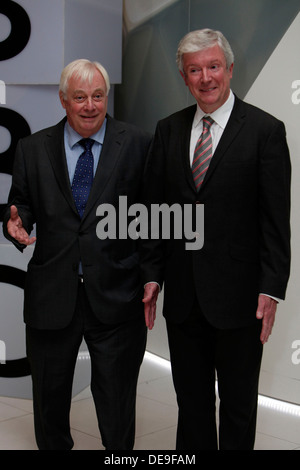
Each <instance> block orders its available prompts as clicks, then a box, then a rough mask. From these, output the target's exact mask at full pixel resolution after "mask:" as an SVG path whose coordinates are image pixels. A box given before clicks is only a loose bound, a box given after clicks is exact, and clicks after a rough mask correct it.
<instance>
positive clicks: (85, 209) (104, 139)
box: [3, 59, 151, 450]
mask: <svg viewBox="0 0 300 470" xmlns="http://www.w3.org/2000/svg"><path fill="white" fill-rule="evenodd" d="M109 87H110V84H109V77H108V74H107V72H106V70H105V69H104V68H103V67H102V66H101V64H99V63H96V62H90V61H88V60H84V59H82V60H77V61H74V62H72V63H71V64H69V65H67V66H66V68H65V69H64V70H63V72H62V75H61V82H60V89H59V96H60V100H61V103H62V106H63V108H64V109H65V110H66V117H65V118H64V119H63V120H62V121H61V122H59V123H58V124H57V125H55V126H53V127H51V128H49V129H44V130H41V131H39V132H37V133H35V134H34V135H32V136H29V137H27V138H25V139H22V140H21V141H20V142H19V144H18V147H17V151H16V157H15V168H14V173H13V179H12V187H11V191H10V195H9V201H8V209H7V211H6V214H5V219H4V224H3V227H4V232H5V235H6V236H7V238H8V239H10V240H11V241H12V242H13V243H14V244H15V245H16V246H17V248H18V249H20V250H21V251H22V250H23V249H24V248H25V247H26V246H28V245H31V244H33V243H36V244H35V249H34V252H33V256H32V259H31V260H30V262H29V265H28V272H27V275H26V286H25V292H24V318H25V323H26V338H27V355H28V359H29V362H30V366H31V372H32V379H33V399H34V419H35V431H36V439H37V444H38V447H39V449H42V450H64V449H66V450H67V449H71V448H72V447H73V439H72V436H71V434H70V425H69V412H70V404H71V397H72V382H73V374H74V368H75V365H76V359H77V355H78V350H79V347H80V344H81V342H82V339H83V338H84V339H85V342H86V344H87V347H88V350H89V353H90V358H91V368H92V378H91V391H92V394H93V398H94V402H95V407H96V412H97V417H98V423H99V428H100V433H101V437H102V442H103V445H104V447H105V448H106V449H113V450H124V449H125V450H128V449H132V448H133V445H134V436H135V402H136V384H137V378H138V373H139V367H140V364H141V362H142V359H143V355H144V351H145V342H146V327H145V321H144V312H143V308H142V301H141V299H142V286H141V278H140V267H139V252H138V246H137V242H136V241H135V240H133V239H130V238H129V237H128V238H127V239H122V240H119V239H112V237H107V238H106V239H104V240H103V239H100V238H98V237H97V234H96V227H97V222H98V221H97V217H96V209H97V207H98V206H99V205H101V204H102V203H108V204H111V205H113V206H114V207H115V208H116V214H118V200H119V196H126V197H127V198H128V199H129V200H130V201H131V203H138V202H139V201H140V194H141V179H142V175H143V170H144V162H145V157H146V154H147V151H148V147H149V144H150V140H151V139H150V136H148V135H146V133H144V132H142V131H140V130H139V129H137V128H135V127H133V126H130V125H127V124H125V123H123V122H119V121H117V120H115V119H113V118H111V117H110V116H109V115H108V114H107V103H108V93H109ZM34 224H36V235H37V236H36V238H35V237H30V233H31V231H32V228H33V225H34Z"/></svg>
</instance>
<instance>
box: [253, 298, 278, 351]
mask: <svg viewBox="0 0 300 470" xmlns="http://www.w3.org/2000/svg"><path fill="white" fill-rule="evenodd" d="M276 309H277V302H276V300H274V299H271V298H270V297H268V296H266V295H262V294H261V295H259V297H258V307H257V311H256V318H258V319H259V320H261V319H262V329H261V335H260V340H261V342H262V344H265V343H266V342H267V341H268V339H269V336H270V334H271V333H272V328H273V325H274V322H275V313H276Z"/></svg>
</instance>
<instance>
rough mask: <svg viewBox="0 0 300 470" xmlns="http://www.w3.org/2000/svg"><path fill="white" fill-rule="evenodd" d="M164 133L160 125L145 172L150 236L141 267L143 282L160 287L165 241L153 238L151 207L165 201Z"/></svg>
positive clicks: (142, 251) (145, 246)
mask: <svg viewBox="0 0 300 470" xmlns="http://www.w3.org/2000/svg"><path fill="white" fill-rule="evenodd" d="M162 135H163V133H162V132H161V131H160V125H159V124H158V125H157V128H156V132H155V136H154V139H153V141H152V144H151V146H150V150H149V153H148V158H147V163H146V166H145V172H144V181H143V204H144V205H145V206H146V208H147V211H148V216H149V217H148V220H149V226H148V238H147V239H144V240H142V243H141V246H142V250H141V253H142V256H141V267H142V273H143V282H144V284H145V283H147V282H157V283H158V284H159V285H160V287H162V285H163V279H164V258H165V242H164V240H162V238H161V237H160V238H158V239H153V238H152V236H151V228H153V227H152V226H151V216H150V214H151V207H152V205H153V204H158V205H160V204H162V203H163V202H164V191H165V190H164V160H165V158H164V144H163V138H162Z"/></svg>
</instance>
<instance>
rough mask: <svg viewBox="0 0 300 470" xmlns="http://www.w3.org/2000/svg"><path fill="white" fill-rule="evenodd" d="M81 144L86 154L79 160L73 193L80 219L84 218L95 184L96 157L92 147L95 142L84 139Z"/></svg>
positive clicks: (73, 183)
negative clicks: (93, 184)
mask: <svg viewBox="0 0 300 470" xmlns="http://www.w3.org/2000/svg"><path fill="white" fill-rule="evenodd" d="M79 144H80V145H81V146H82V147H83V148H84V152H83V153H82V154H81V155H80V157H79V158H78V161H77V164H76V168H75V174H74V178H73V182H72V193H73V197H74V201H75V204H76V207H77V210H78V213H79V215H80V217H82V216H83V213H84V210H85V207H86V203H87V200H88V197H89V194H90V190H91V187H92V183H93V173H94V157H93V154H92V146H93V144H94V140H92V139H82V140H81V141H80V142H79Z"/></svg>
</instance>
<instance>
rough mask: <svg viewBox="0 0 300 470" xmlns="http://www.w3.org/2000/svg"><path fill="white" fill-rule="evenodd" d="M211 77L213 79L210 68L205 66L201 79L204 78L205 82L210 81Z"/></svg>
mask: <svg viewBox="0 0 300 470" xmlns="http://www.w3.org/2000/svg"><path fill="white" fill-rule="evenodd" d="M210 79H211V74H210V69H209V68H206V67H204V68H203V69H202V76H201V80H202V81H203V82H208V81H209V80H210Z"/></svg>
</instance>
